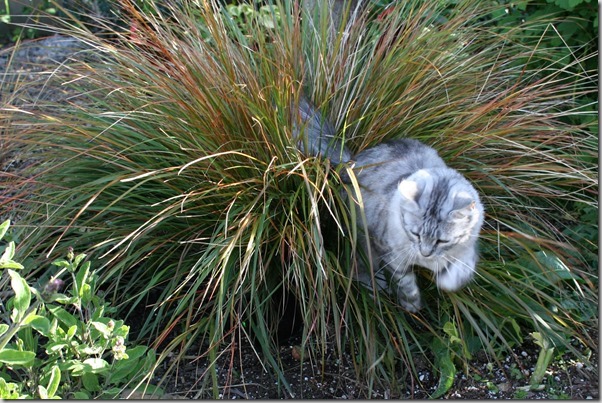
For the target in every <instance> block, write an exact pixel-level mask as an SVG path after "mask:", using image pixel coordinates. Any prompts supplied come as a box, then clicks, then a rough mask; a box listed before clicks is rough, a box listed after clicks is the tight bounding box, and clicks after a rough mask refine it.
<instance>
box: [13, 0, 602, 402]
mask: <svg viewBox="0 0 602 403" xmlns="http://www.w3.org/2000/svg"><path fill="white" fill-rule="evenodd" d="M318 3H319V2H318ZM311 4H313V2H308V4H304V3H303V4H298V3H296V2H283V3H276V4H275V6H274V7H272V8H269V10H270V11H269V12H266V11H265V9H264V11H263V12H262V13H261V19H259V18H257V19H253V18H252V17H250V18H249V17H247V18H246V19H245V21H244V24H243V23H241V21H240V19H237V18H233V17H232V15H230V14H228V13H227V12H226V11H225V9H224V8H221V7H220V6H219V4H218V3H217V2H215V3H214V2H195V1H183V2H181V4H179V5H178V6H162V7H161V8H158V7H154V6H152V5H151V4H146V3H145V8H144V9H139V8H137V7H136V5H135V3H134V2H129V1H122V2H121V7H122V9H121V13H120V15H121V16H122V18H123V22H125V23H126V24H127V26H128V28H127V29H125V30H119V28H118V27H117V26H111V25H109V24H108V23H106V24H105V26H104V28H105V29H107V30H110V31H111V35H108V36H102V35H94V34H92V33H90V32H88V31H87V30H86V29H85V28H81V26H80V25H79V24H78V23H77V20H76V19H75V17H73V18H72V19H69V20H65V21H64V23H65V24H67V26H68V28H65V30H64V31H63V32H62V33H64V34H67V35H72V36H74V37H75V38H78V39H79V40H81V41H82V42H83V43H85V45H86V46H87V50H84V51H82V52H79V53H77V54H75V55H74V56H73V58H72V60H70V61H69V62H68V63H65V64H64V65H61V66H59V67H58V68H57V69H56V70H55V71H54V72H53V75H52V77H51V78H50V79H49V80H50V82H49V85H48V86H50V83H52V85H60V86H61V88H64V89H65V91H67V93H68V95H67V96H65V98H64V99H63V100H62V102H60V103H59V104H53V103H52V102H49V101H42V99H44V98H40V99H39V100H38V101H36V102H34V103H30V104H24V105H19V107H18V108H14V109H15V110H13V111H12V115H11V126H10V127H9V129H8V130H10V137H9V138H10V145H11V147H12V148H13V149H18V150H20V151H19V152H20V153H24V155H27V153H31V154H29V155H30V158H31V160H32V163H31V164H30V165H29V166H28V167H27V168H26V169H24V170H22V171H21V172H20V174H19V175H18V176H14V175H13V176H11V177H9V178H7V180H9V185H10V187H11V188H13V189H14V188H20V189H27V193H26V195H25V193H24V192H19V193H18V194H19V200H18V203H13V202H14V199H11V203H8V202H7V200H8V196H7V197H5V198H3V204H4V206H7V207H9V206H10V209H9V210H8V211H7V213H6V214H7V215H12V216H15V217H18V218H19V219H18V222H17V223H16V224H15V227H19V228H20V229H21V231H20V234H19V236H20V237H21V240H20V242H19V251H18V253H19V254H20V255H21V256H31V257H32V258H33V257H37V256H40V255H41V254H44V255H45V256H47V258H48V259H53V258H55V257H56V256H61V255H63V254H64V251H65V250H66V248H68V247H70V246H71V247H74V248H76V249H77V250H78V251H81V252H83V253H86V254H87V255H88V256H90V257H91V258H93V259H96V260H98V262H95V263H94V265H95V267H98V268H99V270H98V275H99V279H98V281H99V283H100V284H102V287H103V289H104V290H105V292H106V293H107V294H106V295H107V299H109V300H111V301H112V303H113V304H114V305H116V306H117V307H118V309H119V311H120V312H121V314H123V315H124V316H125V317H126V318H127V317H128V316H130V315H137V316H139V315H140V314H141V312H142V309H143V308H147V309H146V311H145V317H144V319H143V320H144V323H143V325H142V326H141V327H140V330H139V332H138V338H139V340H147V341H148V340H150V341H152V342H153V343H154V347H156V348H158V349H160V350H161V351H163V355H162V356H161V357H160V358H159V362H161V361H162V360H163V359H164V358H165V357H167V356H168V355H169V354H170V352H173V351H176V352H177V355H176V356H177V357H178V358H181V357H183V356H184V355H185V354H186V351H187V350H186V349H187V348H188V347H189V346H191V345H202V346H203V347H202V349H201V350H200V353H199V352H198V351H196V352H195V354H201V355H202V356H203V357H205V358H207V362H208V365H209V367H210V369H211V370H207V371H206V372H205V373H204V377H206V378H207V379H206V381H207V382H205V381H203V382H202V383H201V384H203V385H206V386H207V388H208V389H207V391H208V392H207V393H209V395H210V396H214V397H215V396H217V393H218V390H219V389H218V388H217V386H218V379H217V375H216V371H215V366H216V361H217V357H219V356H220V355H222V354H233V355H234V354H236V346H237V345H239V344H240V343H241V342H242V341H243V340H245V339H252V341H253V343H254V345H255V348H256V351H257V355H258V357H259V358H260V359H261V361H262V362H263V363H265V365H266V368H270V370H271V371H273V372H274V373H275V375H276V376H277V377H278V378H279V379H280V381H281V382H280V385H281V387H282V391H286V390H289V391H290V389H288V388H289V385H288V383H287V382H286V379H285V378H284V374H283V372H282V369H281V368H280V366H279V358H278V353H277V351H278V350H277V349H276V348H275V347H276V344H277V342H278V340H277V338H275V337H274V334H275V333H276V332H277V327H278V323H279V320H280V316H281V312H280V310H281V305H282V304H281V303H280V299H281V298H284V297H282V296H288V297H287V298H292V299H294V300H295V301H296V303H297V305H298V314H299V315H300V316H301V319H302V328H301V330H300V331H301V340H302V342H301V343H302V349H301V351H304V352H305V353H304V354H306V356H305V357H301V358H302V359H311V360H312V361H314V362H315V361H317V362H324V360H325V359H326V352H327V351H328V349H329V348H331V347H332V346H334V350H335V351H336V352H337V353H338V354H341V355H342V354H343V353H344V352H350V353H351V356H352V357H353V360H354V362H353V364H354V368H355V370H356V373H357V377H358V379H362V380H363V381H365V382H366V384H367V385H369V387H368V390H367V391H366V396H369V395H370V393H371V390H372V388H374V387H377V386H384V387H387V388H392V392H391V393H394V394H395V393H397V394H399V393H400V390H401V389H400V388H402V387H403V385H404V383H405V379H407V377H408V376H410V377H411V376H414V375H415V374H416V371H415V368H414V364H413V363H414V360H415V357H416V355H423V356H424V357H425V358H426V359H427V360H433V366H434V369H435V370H436V371H437V373H439V376H440V378H441V381H440V388H439V389H437V391H436V395H437V394H438V395H440V394H442V393H444V392H445V391H446V390H447V388H449V382H448V381H449V379H451V378H450V375H453V373H454V372H455V367H456V364H457V363H459V362H466V361H467V360H469V359H470V357H471V356H472V354H474V353H475V352H476V351H479V350H484V351H485V353H486V354H488V355H489V356H490V357H491V360H492V361H493V360H498V359H500V357H503V356H504V355H506V354H508V353H511V349H512V347H514V346H516V345H517V344H518V343H521V342H522V341H523V340H525V339H526V338H527V337H528V335H529V334H530V333H534V334H535V333H537V334H538V335H539V336H540V337H543V338H545V339H546V340H549V341H550V343H552V344H553V345H555V346H559V348H561V349H565V350H572V351H573V352H576V351H574V347H573V346H572V345H571V343H570V342H569V341H570V340H571V338H572V339H577V340H578V341H579V342H581V343H583V344H584V345H586V346H589V347H591V348H594V346H595V345H596V342H595V341H594V340H591V339H590V338H589V336H588V332H587V330H588V329H589V327H590V326H592V324H593V323H594V322H595V320H596V315H597V313H596V312H595V308H592V306H593V307H595V306H596V305H597V301H598V296H597V286H598V285H597V281H598V280H597V274H596V269H595V267H596V266H594V265H593V264H594V262H593V260H592V259H596V257H595V255H596V253H595V251H596V250H597V249H596V248H597V247H596V243H597V241H596V240H594V239H591V238H590V239H588V238H587V237H584V236H582V235H583V234H584V233H587V231H591V230H592V228H595V226H596V223H595V221H594V220H588V219H587V218H586V217H588V215H589V216H591V214H592V212H594V211H597V193H598V190H597V183H598V182H597V175H598V174H597V164H596V161H597V160H596V158H597V157H596V155H597V138H596V137H595V136H594V135H593V134H592V133H591V132H590V131H589V130H588V128H587V127H578V126H575V125H571V124H570V123H569V122H568V120H567V119H566V118H567V116H569V117H570V116H571V115H573V114H580V113H585V112H583V111H582V110H580V109H578V108H576V107H574V100H575V98H576V97H579V96H581V95H584V94H592V93H593V92H594V91H596V83H597V79H596V78H595V76H596V73H595V72H591V71H583V69H581V61H580V60H573V61H572V62H570V63H565V64H563V66H564V67H563V68H562V69H556V68H555V63H556V62H555V61H554V54H555V53H554V52H555V49H541V48H538V47H532V46H527V45H525V44H524V42H523V41H522V39H524V38H525V37H526V36H529V35H530V33H531V32H538V30H540V29H541V26H542V25H544V26H545V24H549V23H550V21H547V20H545V21H544V20H533V21H527V22H525V23H524V25H522V26H520V27H516V28H511V29H508V30H505V31H504V32H503V33H496V32H495V31H494V30H492V29H489V27H490V26H489V25H487V23H486V21H485V20H483V21H484V22H479V21H480V20H479V17H481V16H483V15H485V14H486V13H487V12H488V10H484V9H483V7H482V3H481V2H477V1H469V2H464V3H462V4H460V5H457V6H455V7H454V8H451V9H446V8H443V7H441V6H437V5H433V4H430V2H422V1H417V0H416V1H408V2H403V4H400V5H397V6H396V7H395V9H394V10H393V12H388V13H383V14H380V15H379V16H378V17H373V15H372V13H369V12H367V11H366V10H364V11H363V12H359V9H358V10H356V9H355V8H350V7H348V8H347V9H344V10H343V12H342V17H341V18H342V20H343V25H342V26H344V27H345V28H341V29H338V30H337V29H336V28H335V27H333V24H332V23H331V20H332V19H331V17H332V16H331V12H330V9H329V8H328V7H327V6H326V2H324V4H321V3H320V4H318V5H315V7H314V8H312V7H310V6H311ZM366 7H370V4H367V5H366ZM270 13H271V14H270ZM251 15H252V14H251ZM270 15H271V16H272V18H273V23H266V18H268V16H270ZM334 20H335V21H336V20H337V18H334ZM98 24H99V26H101V25H102V24H103V21H98ZM591 57H595V55H591ZM301 94H305V95H306V96H307V97H308V98H310V99H311V100H312V101H313V102H314V103H315V104H316V105H317V106H319V107H320V108H321V109H322V110H323V111H325V113H326V114H327V115H328V117H329V118H330V120H331V121H332V122H334V124H335V126H336V129H337V133H338V134H339V135H340V136H341V138H344V139H345V141H346V144H347V145H348V147H349V148H350V149H351V150H352V151H353V152H359V151H361V150H363V149H365V148H367V147H370V146H372V145H375V144H378V143H379V142H381V141H383V140H386V139H392V138H402V137H411V138H417V139H419V140H422V141H424V142H426V143H428V144H430V145H432V146H433V147H434V148H436V149H437V150H438V151H439V153H440V154H441V156H442V157H443V158H444V159H445V160H446V162H447V163H448V164H449V165H450V166H451V167H453V168H455V169H458V170H459V171H460V172H462V174H463V175H465V176H466V177H467V178H468V179H469V180H471V181H472V183H474V185H475V187H476V188H477V190H478V191H479V192H480V194H481V197H482V201H483V203H484V206H485V210H486V225H485V226H484V228H483V231H482V234H481V251H482V252H481V260H480V263H479V265H478V275H477V278H476V280H475V281H474V282H473V283H472V284H471V285H469V286H468V287H467V288H466V289H464V290H462V291H460V292H458V293H456V294H444V293H439V292H438V291H437V290H436V288H435V286H434V285H432V284H431V282H430V281H429V279H428V278H427V277H426V276H425V278H424V279H421V282H422V287H423V290H424V293H423V297H424V305H425V308H424V309H423V310H422V311H420V312H419V313H418V314H416V315H411V314H409V313H406V312H404V311H403V310H401V308H400V307H399V306H398V305H397V304H396V302H395V301H394V300H393V299H391V298H389V297H388V296H386V295H380V294H377V295H373V294H372V293H371V292H369V291H368V290H365V289H363V288H362V287H360V286H359V285H358V284H357V283H356V282H354V281H353V280H352V279H351V275H350V272H351V268H352V267H353V264H354V263H353V251H354V237H355V232H354V231H353V230H349V228H353V225H354V221H355V217H353V215H352V214H350V213H349V212H348V211H347V209H346V208H345V207H344V206H345V204H344V202H343V200H342V199H341V195H340V189H341V187H342V185H341V183H340V180H339V173H340V171H341V169H342V168H341V167H340V166H333V165H331V164H330V163H329V162H328V161H327V160H323V159H319V158H314V157H311V156H307V155H303V154H301V153H300V152H299V151H298V150H297V148H296V146H295V142H294V141H293V140H292V130H293V126H294V124H295V122H297V123H298V122H299V120H298V119H299V116H298V114H297V113H295V107H294V105H297V103H298V101H299V97H300V96H301ZM291 105H293V107H291ZM7 194H8V193H7ZM577 225H581V226H583V228H584V229H583V230H580V231H573V230H574V229H575V228H577ZM580 234H581V235H580ZM595 264H596V265H597V261H596V262H595ZM37 275H38V273H36V272H35V271H32V272H30V273H29V276H31V277H35V276H37ZM433 353H435V354H434V356H435V357H436V358H433ZM232 357H234V356H232ZM176 362H177V360H176ZM231 362H234V361H231ZM231 365H234V364H231ZM172 368H174V367H172ZM238 370H239V371H241V372H244V370H245V368H238ZM210 386H212V387H213V388H211V387H210Z"/></svg>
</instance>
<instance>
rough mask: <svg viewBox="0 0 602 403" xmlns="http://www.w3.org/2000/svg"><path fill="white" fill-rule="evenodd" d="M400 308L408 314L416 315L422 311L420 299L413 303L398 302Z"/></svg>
mask: <svg viewBox="0 0 602 403" xmlns="http://www.w3.org/2000/svg"><path fill="white" fill-rule="evenodd" d="M399 303H400V305H401V307H402V308H403V309H405V310H406V311H408V312H410V313H416V312H418V311H419V310H421V309H422V302H421V301H420V299H417V300H415V301H399Z"/></svg>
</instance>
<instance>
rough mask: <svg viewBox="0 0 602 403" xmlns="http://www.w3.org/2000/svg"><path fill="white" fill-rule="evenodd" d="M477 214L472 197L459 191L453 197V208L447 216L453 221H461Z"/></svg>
mask: <svg viewBox="0 0 602 403" xmlns="http://www.w3.org/2000/svg"><path fill="white" fill-rule="evenodd" d="M475 213H478V211H477V204H476V201H475V199H474V197H473V196H472V195H471V194H470V193H468V192H465V191H460V192H458V193H457V194H456V195H455V196H454V206H453V208H452V211H451V212H450V213H449V216H450V217H451V218H452V219H454V220H462V219H465V218H466V217H470V216H472V215H473V214H475Z"/></svg>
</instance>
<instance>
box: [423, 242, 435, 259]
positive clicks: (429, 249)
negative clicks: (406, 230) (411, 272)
mask: <svg viewBox="0 0 602 403" xmlns="http://www.w3.org/2000/svg"><path fill="white" fill-rule="evenodd" d="M434 251H435V245H428V244H424V243H423V244H420V254H421V255H422V256H424V257H429V256H431V255H432V254H433V252H434Z"/></svg>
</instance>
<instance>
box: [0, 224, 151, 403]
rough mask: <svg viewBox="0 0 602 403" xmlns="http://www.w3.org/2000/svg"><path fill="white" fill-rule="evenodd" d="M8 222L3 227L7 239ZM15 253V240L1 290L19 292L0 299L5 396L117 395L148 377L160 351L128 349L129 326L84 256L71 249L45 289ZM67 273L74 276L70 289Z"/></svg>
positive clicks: (1, 391)
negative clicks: (114, 314) (30, 279)
mask: <svg viewBox="0 0 602 403" xmlns="http://www.w3.org/2000/svg"><path fill="white" fill-rule="evenodd" d="M9 225H10V222H9V221H8V220H7V221H4V222H3V223H2V224H1V225H0V240H1V239H2V237H3V236H4V235H5V234H6V232H7V230H8V227H9ZM14 252H15V243H14V241H10V242H8V243H7V244H6V246H5V249H4V253H3V254H2V257H1V258H0V269H2V271H3V272H2V277H1V280H0V290H2V293H3V294H12V296H11V297H10V298H9V299H8V301H6V303H1V305H0V309H1V311H0V319H1V320H2V323H1V324H0V398H2V399H16V398H34V399H52V398H61V397H62V398H75V399H90V398H113V397H116V396H117V395H119V394H120V393H121V392H122V390H123V388H122V386H123V385H125V384H132V383H133V382H139V381H141V380H143V377H144V375H145V374H148V373H149V372H150V369H151V367H152V366H153V364H154V362H155V353H154V351H152V350H150V349H148V348H147V347H145V346H136V347H133V348H126V339H127V336H128V332H129V326H127V325H125V324H124V323H123V321H122V320H114V319H111V318H110V317H108V316H107V313H109V312H110V311H111V310H112V309H111V308H110V307H109V306H108V304H107V303H106V302H105V301H104V300H103V299H102V298H101V297H100V296H99V295H98V292H97V291H98V290H97V287H96V280H97V275H96V274H95V273H94V271H91V270H90V262H88V261H86V262H84V259H85V257H86V255H85V254H79V255H75V254H74V253H73V251H72V250H70V252H69V254H68V256H67V259H61V260H57V261H55V262H53V265H54V266H56V267H57V268H58V269H59V271H58V273H57V274H55V275H53V276H52V277H51V278H50V280H49V281H48V282H47V284H46V285H45V286H44V287H43V288H42V289H40V290H38V289H36V288H34V287H32V286H30V285H29V284H28V283H27V281H26V280H25V279H24V278H23V277H21V275H20V274H19V272H18V270H20V269H22V268H23V266H22V265H21V264H20V263H18V262H16V261H14V260H13V257H14ZM64 274H67V276H68V277H70V278H71V281H72V282H71V286H70V289H69V290H68V291H67V292H66V293H62V292H61V291H62V290H61V289H62V288H63V287H64V285H65V283H66V281H64V280H62V279H61V276H62V275H64ZM9 283H10V288H11V289H12V292H11V291H8V287H7V285H8V284H9ZM133 385H136V384H133ZM129 388H132V386H131V385H130V386H129ZM147 391H148V389H147Z"/></svg>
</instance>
